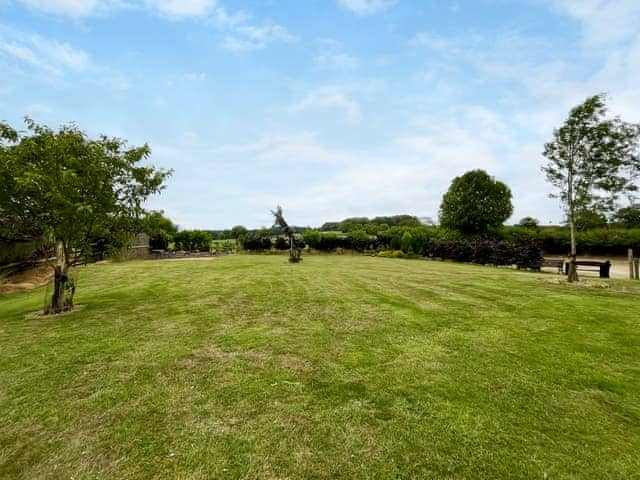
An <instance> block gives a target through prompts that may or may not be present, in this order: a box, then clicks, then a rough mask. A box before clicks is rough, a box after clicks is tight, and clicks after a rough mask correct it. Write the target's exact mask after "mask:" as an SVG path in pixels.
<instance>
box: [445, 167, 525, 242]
mask: <svg viewBox="0 0 640 480" xmlns="http://www.w3.org/2000/svg"><path fill="white" fill-rule="evenodd" d="M512 212H513V205H512V204H511V190H509V187H507V186H506V185H505V184H504V183H502V182H499V181H497V180H495V179H494V178H493V177H490V176H489V175H488V174H487V172H485V171H484V170H472V171H469V172H467V173H465V174H464V175H462V176H461V177H456V178H454V179H453V182H451V186H450V187H449V190H448V191H447V193H445V194H444V196H443V197H442V203H441V205H440V224H441V225H442V226H443V227H444V228H449V229H452V230H456V231H459V232H460V233H462V234H463V235H467V236H486V235H490V234H493V233H495V231H496V230H497V229H498V228H499V227H500V226H501V225H502V224H503V223H504V221H505V220H506V219H507V218H509V217H510V216H511V213H512Z"/></svg>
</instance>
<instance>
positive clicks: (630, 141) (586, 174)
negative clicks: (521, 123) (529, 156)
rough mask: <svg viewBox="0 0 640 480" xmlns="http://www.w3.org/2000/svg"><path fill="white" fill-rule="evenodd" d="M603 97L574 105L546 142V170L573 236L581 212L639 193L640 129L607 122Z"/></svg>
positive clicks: (609, 206)
mask: <svg viewBox="0 0 640 480" xmlns="http://www.w3.org/2000/svg"><path fill="white" fill-rule="evenodd" d="M606 113H607V108H606V105H605V97H604V95H595V96H592V97H589V98H587V99H586V100H585V101H584V103H582V104H580V105H578V106H576V107H574V108H573V109H572V110H571V112H570V113H569V117H568V118H567V120H566V121H565V123H564V124H563V125H562V126H561V127H560V128H558V129H556V130H555V131H554V132H553V139H552V140H551V141H550V142H548V143H547V144H545V147H544V156H545V157H547V163H546V165H544V167H543V169H542V170H543V172H544V173H545V174H546V177H547V181H548V182H549V183H550V184H551V185H553V186H554V187H555V188H556V192H555V193H554V194H553V196H555V197H556V198H559V199H560V201H561V203H562V205H563V208H564V210H565V213H566V215H567V220H568V223H569V226H570V229H571V232H572V236H574V241H573V244H572V246H571V250H572V251H573V250H574V249H575V248H576V245H575V235H574V233H575V228H574V227H575V226H576V225H575V224H576V222H577V220H578V214H579V213H580V212H596V213H598V214H600V215H603V216H604V215H605V214H606V213H608V212H611V211H612V210H613V208H614V205H615V202H616V200H617V199H618V197H619V196H620V195H621V194H625V193H631V192H633V191H634V190H636V189H637V186H636V185H634V183H633V182H634V180H635V176H636V173H637V169H638V162H639V160H638V151H637V149H638V138H639V137H640V126H638V125H632V124H629V123H626V122H623V121H622V120H620V119H618V118H614V119H607V118H605V116H606Z"/></svg>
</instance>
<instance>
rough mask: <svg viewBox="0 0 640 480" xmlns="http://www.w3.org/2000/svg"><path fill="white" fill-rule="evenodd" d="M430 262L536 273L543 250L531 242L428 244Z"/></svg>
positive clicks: (456, 241)
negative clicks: (475, 265) (526, 270)
mask: <svg viewBox="0 0 640 480" xmlns="http://www.w3.org/2000/svg"><path fill="white" fill-rule="evenodd" d="M425 255H426V256H428V257H431V258H441V259H443V260H454V261H457V262H472V263H478V264H481V265H517V266H518V267H519V268H533V269H539V268H540V265H541V263H542V250H541V248H540V246H539V245H538V244H536V243H533V242H523V243H509V242H504V241H490V240H478V241H468V240H451V241H434V242H431V243H430V244H429V245H428V246H427V248H426V251H425Z"/></svg>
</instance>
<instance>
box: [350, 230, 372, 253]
mask: <svg viewBox="0 0 640 480" xmlns="http://www.w3.org/2000/svg"><path fill="white" fill-rule="evenodd" d="M350 237H351V247H352V248H353V249H354V250H356V251H358V252H363V251H365V250H366V249H367V248H369V244H370V243H371V237H370V236H369V234H368V233H367V232H366V231H364V230H354V231H353V232H351V235H350Z"/></svg>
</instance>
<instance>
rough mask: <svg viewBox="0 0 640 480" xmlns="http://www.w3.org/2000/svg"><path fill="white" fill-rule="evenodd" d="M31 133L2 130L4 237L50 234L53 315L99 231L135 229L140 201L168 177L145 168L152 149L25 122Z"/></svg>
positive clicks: (72, 128) (1, 215) (0, 220)
mask: <svg viewBox="0 0 640 480" xmlns="http://www.w3.org/2000/svg"><path fill="white" fill-rule="evenodd" d="M26 126H27V132H26V133H20V134H18V133H17V132H16V131H15V130H13V129H11V128H10V127H9V126H8V125H3V126H2V128H0V135H1V136H2V140H1V142H2V143H1V144H0V172H1V173H2V178H3V179H6V181H5V185H3V189H2V195H1V196H0V231H1V234H2V235H7V236H14V237H15V236H18V235H23V236H24V235H29V236H34V237H36V236H45V237H46V238H50V239H51V240H52V243H53V244H55V254H56V263H55V265H54V277H55V284H54V294H53V297H52V301H51V305H50V306H49V308H48V310H50V311H51V312H59V311H61V310H63V309H64V308H68V307H70V306H71V305H70V303H71V302H67V305H65V300H64V296H65V285H64V284H65V282H66V281H67V279H68V270H69V268H70V267H71V266H72V265H73V264H74V262H76V261H77V259H78V258H79V256H81V255H82V254H86V253H88V251H89V250H90V248H91V245H90V239H91V237H92V235H93V234H94V233H95V232H100V231H109V230H115V229H117V230H131V231H133V230H134V225H135V223H136V221H137V219H139V218H140V217H141V215H142V214H143V213H144V208H143V203H144V201H145V200H146V199H147V198H148V197H149V196H150V195H152V194H154V193H157V192H159V191H160V190H161V189H162V188H163V183H164V181H165V179H166V178H167V176H168V175H169V174H170V172H167V171H163V170H158V169H156V168H154V167H153V166H146V165H144V162H145V161H146V160H147V159H148V157H149V155H150V153H151V150H150V148H149V146H148V145H143V146H141V147H129V146H128V145H127V143H126V141H124V140H122V139H119V138H111V137H107V136H104V135H101V136H99V137H98V138H96V139H91V138H89V137H88V136H87V134H86V133H85V132H84V131H82V130H80V129H79V128H78V127H77V126H76V125H73V124H70V125H65V126H63V127H61V128H60V129H59V130H57V131H55V130H53V129H50V128H48V127H46V126H41V125H38V124H36V123H35V122H33V121H32V120H30V119H28V118H27V119H26Z"/></svg>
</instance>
